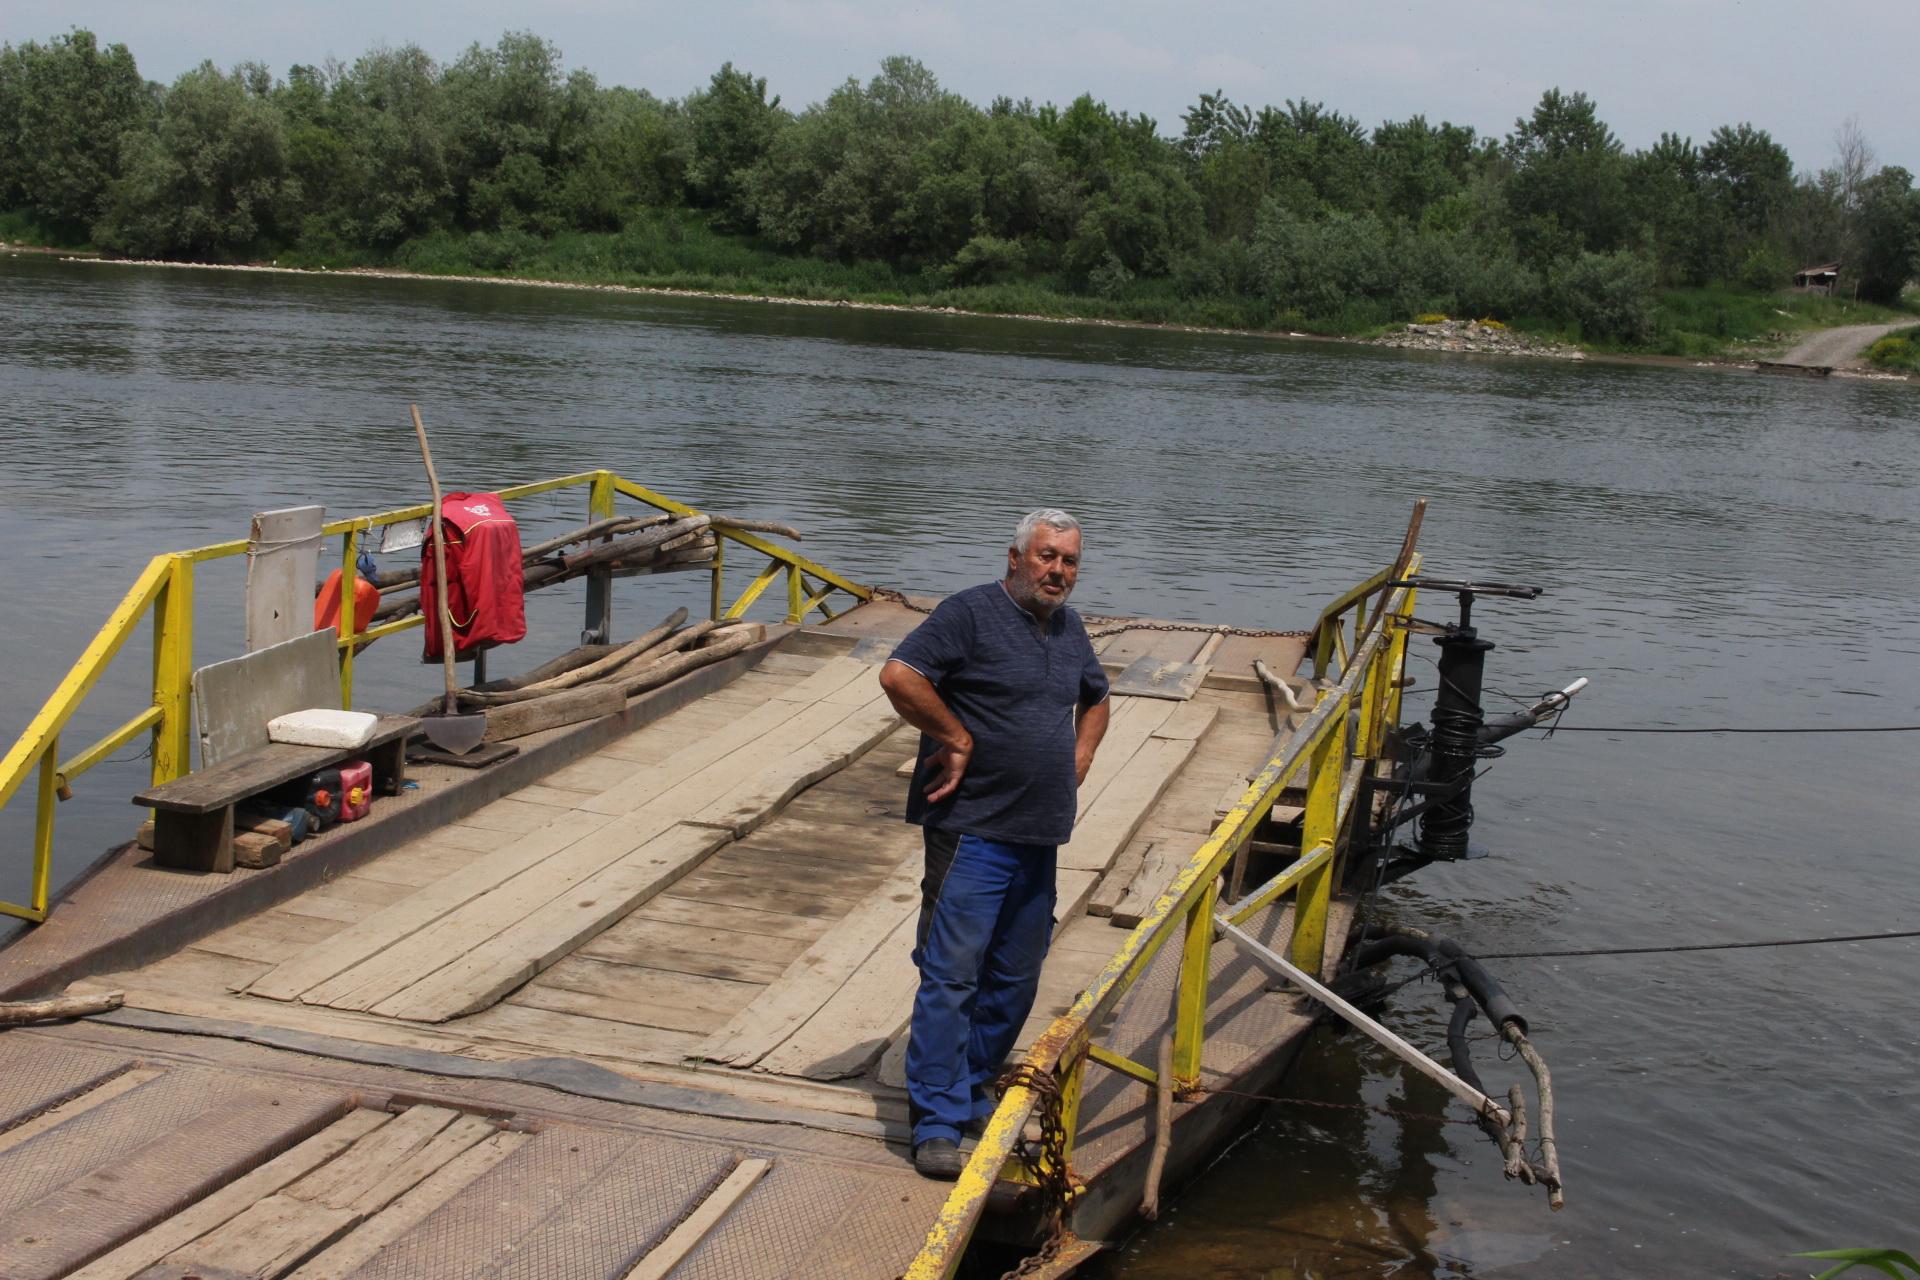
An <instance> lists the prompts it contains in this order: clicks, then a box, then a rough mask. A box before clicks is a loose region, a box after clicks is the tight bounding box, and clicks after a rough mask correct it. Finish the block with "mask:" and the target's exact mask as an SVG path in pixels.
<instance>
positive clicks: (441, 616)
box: [407, 404, 487, 756]
mask: <svg viewBox="0 0 1920 1280" xmlns="http://www.w3.org/2000/svg"><path fill="white" fill-rule="evenodd" d="M407 407H408V408H409V409H411V410H413V433H414V434H415V435H417V436H419V437H420V457H421V458H422V459H423V460H424V461H425V462H426V464H427V483H428V484H429V485H431V486H432V487H433V513H432V514H431V515H429V516H428V517H427V527H428V528H430V529H431V530H432V531H433V586H434V601H433V602H434V604H435V605H436V606H438V607H437V608H435V609H434V613H435V614H437V615H438V618H437V621H438V623H439V626H440V660H441V662H442V663H443V664H444V665H445V667H446V671H447V701H446V713H445V714H444V715H437V716H423V717H421V720H420V732H422V733H424V734H426V735H427V741H428V742H431V743H432V744H433V745H434V746H436V747H438V748H440V749H441V750H442V751H445V752H448V753H450V754H452V755H456V756H463V755H465V754H467V752H469V751H471V750H473V749H474V748H475V747H477V746H479V745H480V740H481V739H482V738H484V737H485V736H486V733H487V716H486V713H485V712H480V713H478V714H476V715H465V716H463V715H461V714H460V698H459V689H460V686H459V684H458V682H457V681H456V680H455V679H454V674H453V610H452V609H450V608H448V607H447V536H446V533H445V532H444V531H443V530H442V529H441V528H440V477H438V476H436V475H435V474H434V473H433V453H432V451H431V450H429V449H428V448H427V426H426V424H425V423H424V422H422V421H420V406H419V405H417V404H415V405H408V406H407Z"/></svg>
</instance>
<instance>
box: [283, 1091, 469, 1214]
mask: <svg viewBox="0 0 1920 1280" xmlns="http://www.w3.org/2000/svg"><path fill="white" fill-rule="evenodd" d="M426 1109H427V1108H423V1107H410V1108H408V1109H407V1111H406V1113H405V1114H406V1115H411V1114H413V1112H415V1111H422V1110H426ZM388 1127H389V1128H391V1127H392V1126H388ZM495 1132H497V1129H496V1127H495V1125H494V1123H493V1122H492V1121H491V1120H488V1119H485V1118H484V1117H481V1116H471V1115H459V1114H457V1113H456V1115H455V1118H454V1120H453V1122H452V1123H451V1124H449V1125H447V1127H446V1128H444V1129H442V1130H440V1132H438V1133H436V1134H434V1135H433V1136H432V1137H431V1138H429V1139H428V1140H427V1141H426V1142H425V1143H424V1144H423V1145H421V1146H419V1147H417V1148H415V1149H414V1150H413V1151H412V1152H411V1153H410V1154H408V1155H405V1156H402V1157H400V1158H399V1159H398V1160H397V1161H394V1162H393V1163H391V1164H389V1165H388V1167H386V1168H385V1169H384V1170H382V1169H380V1168H379V1167H377V1166H376V1167H375V1168H374V1169H373V1173H374V1174H375V1175H376V1178H375V1180H374V1181H373V1182H372V1184H371V1185H369V1186H365V1187H364V1188H363V1189H362V1190H361V1192H360V1194H359V1195H357V1196H355V1197H354V1198H353V1201H352V1203H350V1204H348V1205H346V1206H344V1207H346V1208H348V1209H354V1210H358V1211H359V1212H361V1213H368V1214H371V1213H378V1212H379V1211H380V1210H381V1209H384V1208H386V1207H387V1205H389V1204H391V1203H392V1202H393V1201H395V1200H397V1199H399V1198H400V1197H401V1196H402V1195H404V1194H405V1193H407V1192H408V1191H411V1190H412V1189H413V1188H414V1186H415V1185H416V1184H418V1183H419V1182H420V1181H421V1179H423V1178H425V1177H426V1176H427V1175H428V1174H430V1173H432V1172H433V1171H434V1170H436V1169H438V1168H440V1167H441V1166H442V1165H444V1164H446V1163H448V1162H449V1161H451V1160H454V1159H456V1158H457V1157H459V1156H460V1155H462V1154H464V1153H465V1152H466V1150H467V1149H468V1148H469V1147H472V1146H474V1145H475V1144H476V1143H479V1142H481V1141H482V1140H484V1139H485V1138H487V1137H488V1136H490V1135H491V1134H493V1133H495ZM289 1194H297V1187H296V1188H295V1189H294V1190H293V1191H290V1192H289Z"/></svg>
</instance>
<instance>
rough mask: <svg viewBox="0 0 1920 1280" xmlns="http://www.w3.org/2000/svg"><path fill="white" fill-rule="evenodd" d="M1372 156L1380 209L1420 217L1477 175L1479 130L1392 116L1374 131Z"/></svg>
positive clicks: (1404, 217)
mask: <svg viewBox="0 0 1920 1280" xmlns="http://www.w3.org/2000/svg"><path fill="white" fill-rule="evenodd" d="M1372 159H1373V168H1374V175H1375V176H1374V188H1375V190H1376V192H1377V193H1378V199H1379V202H1380V211H1381V212H1382V213H1383V214H1385V215H1387V216H1388V217H1394V218H1399V219H1402V220H1403V221H1406V222H1418V221H1420V219H1421V217H1422V216H1423V215H1425V213H1426V211H1427V209H1428V208H1430V207H1431V206H1432V205H1434V204H1436V203H1437V202H1439V201H1441V200H1444V199H1446V198H1447V197H1449V196H1452V195H1454V194H1456V193H1457V192H1459V191H1462V190H1464V189H1465V187H1466V185H1467V183H1468V181H1469V180H1470V179H1471V178H1472V176H1473V171H1474V165H1475V159H1476V157H1475V138H1474V132H1473V130H1472V129H1471V128H1468V127H1467V126H1465V125H1457V124H1446V123H1441V124H1438V125H1430V124H1428V123H1427V118H1426V117H1425V116H1414V117H1412V118H1411V119H1408V120H1402V121H1398V122H1396V121H1392V120H1389V121H1387V122H1386V123H1384V124H1382V125H1381V126H1380V127H1379V128H1378V129H1375V130H1374V131H1373V148H1372Z"/></svg>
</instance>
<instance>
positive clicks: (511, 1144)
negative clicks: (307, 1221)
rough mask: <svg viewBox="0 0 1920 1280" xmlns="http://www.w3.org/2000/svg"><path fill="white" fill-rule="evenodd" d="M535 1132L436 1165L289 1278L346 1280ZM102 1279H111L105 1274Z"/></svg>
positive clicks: (500, 1138)
mask: <svg viewBox="0 0 1920 1280" xmlns="http://www.w3.org/2000/svg"><path fill="white" fill-rule="evenodd" d="M532 1136H533V1135H531V1134H526V1133H495V1134H494V1135H493V1136H492V1137H489V1138H486V1139H485V1140H484V1141H481V1142H479V1143H476V1144H475V1145H474V1146H471V1147H469V1148H468V1149H467V1150H466V1151H464V1152H462V1153H461V1154H460V1155H458V1156H456V1157H454V1158H453V1159H452V1160H451V1161H449V1162H448V1163H447V1164H445V1165H444V1166H442V1167H441V1168H439V1169H436V1170H435V1171H434V1172H433V1173H432V1174H431V1175H429V1176H428V1177H427V1178H426V1179H425V1180H424V1181H423V1182H421V1183H420V1185H419V1186H417V1187H414V1188H413V1189H412V1190H410V1191H408V1192H407V1193H406V1194H405V1195H403V1196H401V1197H400V1198H399V1199H398V1200H396V1201H394V1202H393V1203H392V1204H391V1205H388V1206H387V1207H386V1208H385V1209H383V1210H381V1211H380V1212H379V1213H377V1214H375V1215H374V1216H373V1217H372V1218H369V1219H368V1220H367V1221H366V1222H364V1223H362V1224H361V1226H360V1227H359V1229H358V1230H356V1231H354V1232H353V1233H351V1234H350V1235H348V1236H347V1237H346V1238H345V1239H344V1240H341V1241H339V1242H338V1243H336V1244H334V1245H333V1246H332V1247H331V1248H329V1249H327V1250H326V1251H325V1252H323V1253H321V1254H319V1255H318V1256H317V1257H315V1258H313V1259H312V1260H311V1261H309V1262H308V1263H306V1265H304V1266H302V1267H301V1268H300V1269H299V1270H298V1271H295V1272H294V1273H293V1274H292V1275H290V1276H288V1277H287V1280H346V1278H347V1277H348V1276H351V1275H352V1274H353V1273H354V1272H356V1271H358V1270H359V1269H360V1268H361V1267H362V1266H364V1265H366V1263H367V1262H369V1261H371V1260H372V1258H373V1255H374V1254H376V1253H378V1252H380V1250H381V1249H383V1248H385V1247H386V1246H387V1245H389V1244H391V1243H393V1242H394V1241H395V1240H398V1239H399V1238H400V1237H401V1236H403V1235H405V1234H406V1233H407V1232H409V1231H411V1230H412V1229H413V1228H414V1227H416V1226H418V1225H419V1224H420V1223H421V1222H423V1221H425V1220H426V1217H427V1215H428V1214H430V1213H432V1212H433V1211H434V1210H435V1209H438V1208H439V1207H440V1206H441V1205H443V1204H445V1203H447V1201H449V1200H451V1199H453V1198H454V1197H455V1196H457V1195H459V1194H460V1192H462V1191H464V1190H465V1189H466V1188H467V1187H468V1186H469V1185H470V1184H472V1183H473V1182H474V1181H475V1180H476V1179H478V1178H479V1177H480V1175H481V1174H483V1173H485V1172H486V1171H487V1170H489V1169H491V1168H493V1167H494V1166H495V1165H497V1164H499V1163H500V1162H501V1161H503V1160H505V1159H506V1158H507V1157H509V1156H511V1155H512V1154H513V1153H514V1152H516V1151H518V1150H519V1149H520V1148H521V1147H522V1146H524V1145H525V1144H526V1143H527V1142H528V1141H529V1140H530V1139H531V1138H532ZM101 1280H105V1278H104V1277H102V1278H101Z"/></svg>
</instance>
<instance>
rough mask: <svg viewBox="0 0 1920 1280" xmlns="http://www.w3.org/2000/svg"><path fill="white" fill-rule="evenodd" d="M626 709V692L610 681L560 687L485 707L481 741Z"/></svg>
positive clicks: (500, 739)
mask: <svg viewBox="0 0 1920 1280" xmlns="http://www.w3.org/2000/svg"><path fill="white" fill-rule="evenodd" d="M626 709H627V695H626V694H624V693H622V692H621V691H620V690H619V689H617V688H615V687H613V686H611V685H605V686H602V685H584V686H582V687H580V688H578V689H562V690H560V691H559V692H557V693H549V694H547V695H546V696H544V697H540V698H529V699H527V700H526V701H525V702H509V703H507V704H506V705H504V706H497V707H487V708H485V712H484V714H485V715H486V717H487V727H486V735H485V737H483V738H482V739H481V741H483V742H506V741H509V740H511V739H514V738H524V737H527V736H528V735H529V734H535V733H542V732H545V731H546V730H548V729H558V728H560V727H562V726H563V725H569V724H579V723H580V722H581V721H583V720H598V719H600V718H602V717H603V716H613V715H619V714H620V713H621V712H622V711H625V710H626Z"/></svg>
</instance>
